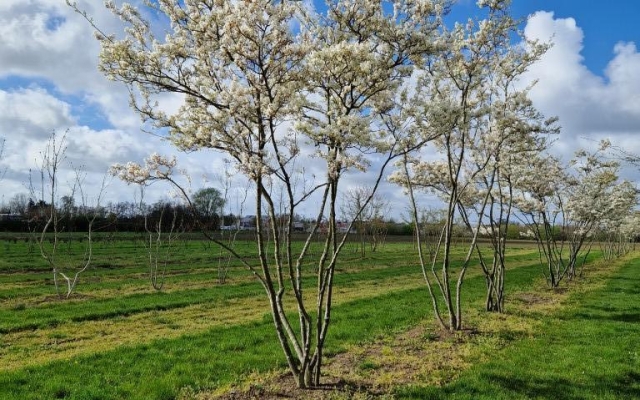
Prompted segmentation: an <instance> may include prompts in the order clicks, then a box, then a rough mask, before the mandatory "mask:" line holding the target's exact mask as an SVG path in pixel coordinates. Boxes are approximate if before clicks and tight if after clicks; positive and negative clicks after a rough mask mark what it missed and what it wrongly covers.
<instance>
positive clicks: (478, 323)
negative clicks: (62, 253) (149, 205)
mask: <svg viewBox="0 0 640 400" xmlns="http://www.w3.org/2000/svg"><path fill="white" fill-rule="evenodd" d="M68 246H70V247H68V249H71V250H72V249H73V246H76V247H77V249H76V251H77V252H79V251H81V243H73V242H70V243H69V244H68ZM237 248H238V251H240V252H241V253H242V254H245V255H246V256H247V257H251V256H252V254H253V251H254V249H253V247H252V244H251V243H250V242H239V243H238V244H237ZM359 254H360V253H359V251H358V250H357V248H356V245H355V244H352V245H349V246H348V247H347V249H346V250H345V253H344V261H343V262H342V263H340V265H339V270H338V271H337V274H336V279H335V285H336V293H335V303H334V304H335V309H334V312H333V323H332V325H331V328H330V329H331V330H330V333H329V338H328V343H327V354H328V365H327V369H326V374H327V375H326V381H328V382H340V383H341V384H342V385H343V386H344V388H345V389H344V390H343V392H341V393H339V392H337V393H333V392H327V393H326V396H327V397H335V396H338V398H340V396H343V397H346V398H350V397H358V396H361V397H362V398H367V397H376V396H387V397H397V398H450V397H456V396H457V397H461V398H478V397H485V398H499V397H502V398H514V397H515V398H535V397H539V398H547V397H558V398H600V397H607V396H609V397H611V398H616V396H617V395H622V396H623V397H624V396H626V395H629V396H631V395H639V393H638V374H637V371H638V370H640V365H639V364H638V363H639V362H640V360H639V358H638V352H637V350H635V349H637V348H639V347H640V346H638V345H639V344H640V343H638V339H636V338H637V337H639V335H638V334H639V333H640V332H639V331H640V328H639V325H638V324H639V322H638V319H639V318H638V313H639V311H638V308H637V305H638V304H640V291H639V289H638V288H639V287H640V285H639V284H638V279H639V278H638V276H640V274H638V271H639V269H640V261H638V260H635V259H632V258H628V259H625V260H619V261H617V262H614V263H609V264H606V265H605V264H599V263H598V262H597V261H596V259H597V257H598V255H597V254H596V252H594V253H593V255H592V256H591V260H592V261H591V263H590V264H591V265H590V266H589V267H588V268H587V277H588V279H585V280H582V281H581V282H580V283H579V284H572V285H571V286H570V287H569V288H568V290H562V291H561V292H559V293H553V292H551V291H549V290H548V289H546V287H545V286H544V283H543V282H542V281H541V273H540V266H539V264H538V258H537V257H538V256H537V251H536V249H535V248H533V247H532V246H530V245H523V244H514V245H513V246H512V248H511V250H510V251H509V256H508V266H509V271H508V275H507V290H508V296H507V309H508V312H507V313H506V314H504V315H488V314H486V313H484V312H482V311H481V308H482V302H483V296H484V281H483V278H482V277H481V276H480V275H479V271H478V270H477V268H473V269H472V271H470V273H469V277H468V279H467V281H466V283H465V292H464V304H465V309H466V313H465V317H466V318H467V319H466V323H465V325H466V326H468V327H469V328H473V329H469V330H467V331H465V332H463V333H460V334H459V335H448V334H445V333H443V332H440V331H439V330H438V329H436V328H435V326H434V325H433V321H432V312H431V309H430V306H429V301H428V298H427V292H426V289H425V288H424V284H423V282H422V280H421V276H420V271H419V269H418V267H417V263H416V258H417V257H416V255H415V249H414V248H413V244H412V243H402V242H397V243H389V244H387V245H385V246H384V247H383V248H382V249H380V250H379V251H378V252H376V253H367V256H366V257H364V258H361V257H360V255H359ZM457 256H458V257H460V254H458V255H457ZM72 259H73V257H71V258H70V260H72ZM169 261H170V263H169V266H168V273H167V278H166V284H165V287H164V289H163V290H162V291H156V290H154V289H153V288H152V287H151V285H150V283H149V279H148V273H147V266H146V253H145V250H144V246H143V245H142V243H141V242H140V241H137V240H135V238H133V237H131V238H127V240H110V241H108V240H103V241H100V242H97V243H96V246H95V265H94V267H92V268H91V269H90V270H88V271H86V272H85V273H84V275H82V277H81V281H80V283H79V286H78V288H77V292H76V293H75V294H74V295H73V296H72V297H71V298H70V299H68V300H58V299H57V297H56V296H55V291H54V288H53V284H52V276H51V273H50V272H49V270H48V267H47V265H46V264H45V263H44V261H43V260H42V258H41V257H40V255H39V253H38V251H37V249H33V248H31V249H30V246H29V243H28V242H26V241H24V240H18V241H15V242H14V241H11V240H5V241H4V242H3V243H0V335H2V336H1V339H0V360H1V362H0V398H2V399H49V398H69V399H173V398H177V397H183V398H190V397H193V398H198V397H202V398H207V397H208V396H210V395H213V394H216V393H223V392H225V391H228V390H229V389H230V388H236V389H237V390H241V391H242V390H244V389H243V388H246V387H252V388H253V389H252V390H255V387H256V385H258V386H260V387H261V388H262V389H261V390H266V391H267V392H263V394H264V393H269V392H268V391H269V390H272V391H274V392H277V391H278V390H279V389H278V387H277V386H278V384H277V382H278V380H282V379H286V374H285V375H284V376H285V378H282V377H280V378H278V379H275V380H274V378H273V376H274V374H275V376H280V375H282V374H283V372H282V371H284V368H285V366H286V365H285V361H284V357H283V356H282V355H281V350H280V348H279V346H278V345H277V342H276V340H275V333H274V331H273V328H272V325H271V320H270V316H269V314H268V312H269V310H268V306H267V305H266V304H265V302H264V297H265V296H264V293H263V290H262V288H261V287H260V286H259V284H257V283H256V282H255V281H254V280H253V279H252V278H251V277H250V275H249V274H248V273H247V271H246V270H245V269H243V268H241V267H240V266H239V265H237V264H233V263H232V264H231V265H230V267H229V278H228V281H227V283H225V284H224V285H221V284H219V283H218V282H217V265H218V262H219V261H220V252H219V251H218V250H217V249H216V248H215V247H212V246H209V245H207V244H206V243H203V242H200V241H196V240H189V241H183V242H180V243H178V244H177V245H176V247H175V248H173V249H172V252H171V257H170V260H169ZM307 279H308V283H309V284H312V282H313V281H312V277H308V278H307ZM634 307H635V308H634ZM600 335H602V336H600ZM601 337H605V338H607V340H600V338H601ZM634 351H635V352H634ZM591 352H593V357H592V356H587V355H588V354H591ZM531 360H534V361H531ZM634 371H635V372H634ZM596 378H597V380H594V379H596ZM274 382H275V383H274ZM598 385H601V390H596V389H597V388H596V386H598ZM634 385H635V386H634ZM556 386H557V388H556V389H554V388H555V387H556ZM623 387H624V388H626V389H625V390H627V391H626V392H625V391H623ZM569 389H570V390H569ZM265 396H266V395H265ZM563 396H564V397H563ZM567 396H568V397H567ZM258 397H264V396H258Z"/></svg>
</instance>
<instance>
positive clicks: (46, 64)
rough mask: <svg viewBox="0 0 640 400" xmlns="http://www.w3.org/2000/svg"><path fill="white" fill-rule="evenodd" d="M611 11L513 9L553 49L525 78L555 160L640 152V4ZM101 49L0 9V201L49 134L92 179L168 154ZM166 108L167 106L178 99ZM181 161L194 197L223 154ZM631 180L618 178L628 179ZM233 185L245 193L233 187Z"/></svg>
mask: <svg viewBox="0 0 640 400" xmlns="http://www.w3.org/2000/svg"><path fill="white" fill-rule="evenodd" d="M101 3H102V2H101V1H98V0H79V1H78V4H79V6H80V7H81V8H83V9H86V10H87V11H88V12H89V13H90V14H91V15H92V16H93V18H94V19H95V21H96V23H97V24H98V25H99V26H101V27H103V28H104V30H105V31H107V32H118V31H120V30H121V26H120V23H119V21H117V20H116V19H115V18H113V17H112V16H111V15H110V14H109V13H108V12H106V11H105V10H104V8H103V7H102V6H101V5H100V4H101ZM612 3H615V7H611V6H607V5H606V4H605V3H604V2H592V1H578V0H556V1H552V0H515V1H514V2H513V14H514V15H515V16H520V17H526V16H531V19H529V20H528V21H527V23H526V25H523V29H524V30H525V33H526V34H527V35H528V36H530V37H536V38H539V39H542V40H549V39H552V40H553V41H554V42H555V46H554V48H553V49H552V50H551V51H549V53H548V54H547V55H546V56H545V57H544V58H543V59H542V60H541V61H540V63H538V64H537V65H535V66H534V67H533V68H532V69H531V71H530V73H529V75H528V78H529V79H539V83H538V85H537V86H536V87H535V88H534V90H533V91H532V93H531V96H532V99H533V100H534V103H535V104H536V106H537V107H538V108H539V109H540V110H541V111H542V112H543V113H545V114H546V115H548V116H551V115H557V116H558V117H559V118H560V123H561V124H562V127H563V131H562V133H561V135H560V138H559V140H558V142H557V143H556V146H555V149H554V152H555V153H556V154H559V155H561V156H564V157H565V158H568V157H570V155H571V153H572V152H573V151H575V150H576V149H577V148H579V147H589V146H593V145H594V143H595V142H597V140H599V139H602V138H605V137H606V138H611V140H612V141H613V142H614V143H615V144H617V145H620V146H621V147H624V148H625V149H627V150H629V151H634V152H636V153H640V140H639V138H640V54H639V53H638V49H637V48H636V44H640V28H639V27H638V25H637V20H638V18H639V17H640V1H637V0H618V1H615V2H612ZM476 13H477V9H476V7H475V1H473V0H460V2H459V4H458V5H456V6H455V7H454V11H453V14H452V18H454V19H463V18H466V17H467V16H469V15H475V14H476ZM98 51H99V48H98V43H97V42H96V40H95V39H94V38H93V35H92V30H91V27H90V26H89V25H88V24H87V22H86V21H84V20H83V19H82V18H81V17H80V16H78V15H77V14H75V13H74V12H73V11H72V10H70V9H69V8H68V7H67V6H66V5H65V2H64V0H31V1H29V2H25V1H24V0H0V137H4V138H6V140H7V141H6V152H5V156H4V157H3V159H2V160H0V170H2V169H6V170H7V174H6V175H5V178H4V180H3V181H2V182H0V193H2V197H0V202H2V201H5V202H6V201H8V200H9V199H10V198H11V197H12V196H13V195H14V194H16V193H21V192H22V193H24V192H26V191H27V189H26V186H27V182H28V170H29V169H30V168H34V167H35V162H34V160H35V159H36V158H37V157H38V153H39V151H41V150H42V149H43V148H44V144H45V142H46V139H47V136H48V135H49V134H50V132H51V131H52V130H57V131H64V130H67V129H69V154H68V155H69V159H70V161H73V162H74V164H76V165H86V166H87V169H88V170H89V171H90V176H89V179H93V182H99V181H100V179H101V177H102V175H103V174H104V172H105V171H106V170H107V168H108V167H109V166H110V165H112V164H113V163H116V162H126V161H130V160H133V161H141V160H142V159H143V158H144V157H145V156H146V155H148V154H150V153H151V152H152V151H158V152H160V153H165V154H172V153H175V151H174V150H173V149H172V148H171V146H169V145H167V144H166V143H162V142H161V141H159V140H158V139H157V138H155V137H153V136H150V135H148V134H144V133H143V132H141V129H140V128H141V126H140V120H139V118H138V117H137V116H136V115H135V114H134V113H133V112H131V110H130V109H129V106H128V98H127V92H126V90H125V89H124V88H123V87H122V86H121V85H118V84H116V83H113V82H109V81H107V80H106V79H105V78H104V77H102V76H101V75H100V73H99V72H98V71H97V69H96V65H97V56H98ZM165 100H166V101H167V102H168V103H169V107H174V108H175V107H176V106H177V105H178V103H177V102H178V101H179V99H176V98H174V97H167V98H166V99H165ZM178 158H179V161H180V163H181V165H182V166H183V167H184V168H186V169H188V170H189V171H191V174H192V176H193V177H195V179H194V182H195V183H194V185H195V186H196V188H198V187H200V186H205V185H213V186H220V184H219V177H218V176H217V175H216V174H215V171H220V170H221V169H222V158H221V157H220V156H219V155H216V154H212V153H206V154H204V155H193V154H190V155H184V154H178ZM212 171H214V172H212ZM637 175H638V174H637V171H635V170H627V172H626V176H627V177H629V178H632V179H637ZM361 181H362V179H361V178H359V179H358V180H357V181H356V180H355V179H354V180H353V182H349V181H348V180H347V183H351V184H354V185H355V184H357V183H358V182H361ZM365 181H366V179H365ZM236 186H237V187H238V190H242V188H243V184H242V183H241V182H237V185H236ZM382 190H383V192H384V194H385V197H387V198H390V199H394V201H395V200H397V201H398V202H400V201H402V193H401V190H399V189H398V188H395V187H393V186H392V185H385V187H384V188H383V189H382ZM133 192H134V189H133V188H131V187H127V186H126V185H124V184H122V183H118V182H113V183H112V186H111V187H110V190H109V193H110V199H111V200H132V198H133ZM147 196H148V199H149V200H150V201H153V200H155V199H156V198H158V197H162V196H164V197H166V196H167V191H166V188H152V189H150V190H149V193H148V195H147Z"/></svg>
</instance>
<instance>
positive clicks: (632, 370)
mask: <svg viewBox="0 0 640 400" xmlns="http://www.w3.org/2000/svg"><path fill="white" fill-rule="evenodd" d="M539 318H540V317H539ZM542 322H543V328H542V329H541V330H540V331H539V332H538V333H537V335H536V336H535V337H534V338H531V339H524V340H521V341H518V342H516V343H514V344H513V345H512V346H509V347H507V348H505V349H503V350H501V351H499V352H497V353H496V354H495V355H494V357H493V359H492V360H491V361H489V362H486V363H480V364H478V365H474V366H473V367H472V368H471V369H470V370H468V371H466V372H465V373H463V374H462V375H461V376H460V377H459V378H458V379H457V380H456V381H454V382H453V383H451V384H449V385H446V386H444V387H442V388H436V387H420V386H413V387H406V388H402V389H399V390H398V391H397V394H398V397H399V398H416V399H417V398H420V399H561V400H562V399H566V400H569V399H576V400H577V399H632V398H640V259H635V260H633V261H632V262H628V263H626V264H625V265H624V266H623V268H622V269H620V270H619V271H618V272H617V273H616V275H615V276H614V277H613V278H611V279H609V280H608V282H607V284H606V286H604V287H603V288H601V289H599V290H595V291H593V292H590V293H587V294H586V295H585V294H580V295H573V296H572V297H571V298H570V301H569V304H568V305H567V306H566V307H564V308H562V309H560V311H558V312H557V313H555V314H554V315H551V316H547V317H546V318H544V319H542Z"/></svg>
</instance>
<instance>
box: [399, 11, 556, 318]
mask: <svg viewBox="0 0 640 400" xmlns="http://www.w3.org/2000/svg"><path fill="white" fill-rule="evenodd" d="M509 4H510V2H509V1H496V2H490V3H486V2H485V3H483V6H484V7H486V8H487V14H488V16H487V17H486V19H484V20H482V21H474V22H469V23H468V24H466V25H458V26H456V27H455V28H454V29H453V30H452V31H450V32H448V33H447V45H446V46H445V48H446V49H445V51H444V52H443V53H442V54H441V55H439V56H438V57H437V58H435V59H434V60H429V62H428V63H426V64H425V65H424V67H423V68H424V70H423V71H422V73H420V74H418V79H417V82H418V85H417V89H416V94H415V95H414V96H413V97H412V99H411V103H412V104H414V110H413V111H412V114H413V118H414V119H413V121H412V122H413V123H412V125H411V127H410V128H409V129H410V130H411V131H412V132H413V133H414V135H417V136H418V137H421V138H422V139H423V140H424V139H425V138H430V139H431V140H432V143H433V144H435V147H436V149H437V150H438V152H439V154H440V156H441V158H440V159H439V160H437V161H427V160H422V159H421V157H420V154H419V153H416V154H415V155H413V156H412V157H413V158H409V157H407V158H405V159H404V161H405V162H404V163H403V168H402V170H400V171H399V172H398V173H397V174H396V175H395V176H394V180H395V181H396V182H398V183H400V184H402V185H404V186H405V187H407V188H408V191H409V195H410V199H411V203H412V204H413V215H414V217H413V219H414V221H416V222H417V221H418V211H417V207H416V204H417V201H416V199H415V195H416V189H427V190H430V191H433V192H435V193H437V194H438V195H440V197H441V198H442V199H443V201H444V202H445V204H446V212H445V220H444V224H443V226H442V230H441V234H440V237H439V238H438V240H437V242H436V245H435V248H436V251H435V253H434V255H433V256H432V257H431V259H430V260H428V261H427V260H426V259H425V257H424V254H422V251H421V250H420V254H419V258H420V263H421V264H422V269H423V275H424V277H425V280H426V283H427V286H429V293H430V294H431V300H432V304H433V307H434V311H435V313H436V318H437V320H438V321H439V322H440V324H441V325H442V326H443V327H444V328H446V329H449V330H459V329H462V309H461V291H462V285H463V282H464V277H465V274H466V271H467V268H468V267H469V265H470V263H471V261H472V256H473V254H474V253H478V254H479V255H480V256H481V259H482V260H481V265H482V267H483V271H484V272H485V277H486V278H487V284H488V289H487V290H488V297H490V298H489V299H488V303H489V306H488V307H489V308H494V307H500V306H499V304H501V303H502V300H501V296H502V295H501V293H502V288H503V283H504V279H503V278H504V275H503V274H502V273H503V271H504V251H505V247H504V246H505V242H504V241H503V240H501V239H500V236H502V235H504V234H506V231H503V230H502V229H500V230H499V231H497V232H494V234H495V235H496V236H495V246H494V264H493V266H492V267H488V265H487V264H486V263H485V262H484V259H483V258H482V254H481V253H480V251H479V247H478V246H477V239H478V235H479V233H480V231H481V228H482V227H483V219H484V218H485V217H486V215H487V214H490V215H493V214H492V212H494V211H495V209H494V208H495V207H496V200H502V199H503V198H502V197H500V196H497V195H496V193H495V189H496V188H495V186H496V184H497V182H502V181H501V180H500V174H499V173H498V169H497V168H498V166H499V165H500V154H501V153H500V150H501V149H502V148H503V147H505V144H506V143H507V142H508V141H509V140H511V141H513V142H515V144H511V148H512V149H513V148H517V147H518V146H521V147H524V146H526V143H528V142H527V139H526V136H527V135H534V134H536V133H539V131H538V130H537V129H538V126H537V125H536V126H534V125H531V124H530V123H529V121H528V120H527V118H529V117H530V115H529V114H530V113H531V110H529V109H530V108H531V106H530V102H529V101H528V99H526V91H517V90H515V89H514V88H513V85H514V81H515V80H516V79H517V78H518V77H519V76H520V75H522V74H523V73H524V72H525V71H526V68H527V67H528V66H529V65H530V64H531V63H532V62H534V61H535V60H536V59H537V58H538V57H539V56H540V55H541V54H542V53H543V52H544V51H545V49H546V46H544V45H540V44H537V43H527V46H518V45H514V44H512V40H513V38H512V35H513V33H514V32H517V22H516V21H514V20H513V19H512V18H511V17H510V15H509ZM525 109H526V112H523V110H525ZM505 110H509V112H505ZM513 110H515V112H514V111H513ZM534 116H537V114H534ZM535 122H536V123H541V122H540V121H535ZM549 123H550V122H549ZM514 133H518V134H519V136H518V139H516V138H512V137H514V136H516V135H515V134H514ZM414 137H415V136H414ZM479 182H481V183H479ZM504 200H505V201H506V203H507V204H508V203H509V200H506V199H504ZM503 203H504V202H503ZM505 212H506V213H510V210H509V207H508V206H507V207H506V209H505V208H504V207H503V208H502V212H501V214H502V217H504V216H505V214H504V213H505ZM472 214H475V219H473V218H471V215H472ZM458 216H459V217H461V219H462V221H463V223H464V225H465V226H466V228H467V234H468V235H469V236H470V237H471V240H470V244H469V247H468V248H467V251H466V255H465V257H464V260H463V262H462V265H461V266H460V267H456V268H455V269H454V268H453V266H452V264H451V252H452V249H453V246H454V243H453V237H454V227H455V222H454V221H455V220H456V218H457V217H458ZM502 219H503V218H502ZM495 222H496V221H493V223H492V224H495ZM498 227H501V222H499V223H498V225H494V229H495V228H498ZM505 229H506V227H505ZM416 231H417V237H418V240H419V241H420V239H421V233H420V230H419V227H418V226H416ZM418 248H419V249H422V246H419V247H418ZM437 264H438V265H440V268H439V272H438V271H436V265H437ZM453 273H455V274H457V279H456V280H455V281H452V280H451V278H450V276H451V275H452V274H453ZM431 286H434V288H437V292H439V294H440V295H439V296H438V297H439V298H440V299H441V301H442V302H443V304H444V307H445V309H446V315H441V312H440V310H439V309H438V301H439V300H438V298H436V297H434V296H435V295H434V293H435V292H434V290H433V289H431ZM447 320H448V321H447Z"/></svg>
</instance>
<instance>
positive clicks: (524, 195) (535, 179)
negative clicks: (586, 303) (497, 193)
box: [514, 141, 637, 288]
mask: <svg viewBox="0 0 640 400" xmlns="http://www.w3.org/2000/svg"><path fill="white" fill-rule="evenodd" d="M608 147H609V142H608V141H603V142H602V143H601V145H600V148H599V149H598V150H597V151H595V152H593V153H588V152H586V151H584V150H580V151H578V152H577V153H576V156H575V158H574V159H573V160H571V162H570V163H569V165H568V166H566V167H565V166H563V165H562V164H561V163H560V162H559V161H558V160H557V159H555V158H552V157H549V156H544V155H542V154H540V155H538V156H537V157H535V158H532V159H531V163H530V165H529V166H528V167H526V168H521V169H520V170H519V171H516V173H515V183H514V190H515V205H516V207H517V208H518V209H519V211H520V212H519V215H520V217H521V218H522V220H523V222H524V223H525V224H526V225H527V227H528V228H529V229H530V230H531V231H532V232H533V233H534V237H535V239H536V240H537V242H538V247H539V250H540V253H541V255H542V257H541V260H544V262H546V265H545V266H544V270H543V272H544V274H545V276H546V278H547V281H548V283H549V285H550V286H551V287H554V288H555V287H557V286H558V285H559V284H560V282H561V281H563V280H564V279H567V280H571V279H573V278H574V277H575V276H576V275H577V273H578V272H577V268H578V267H579V265H581V264H583V263H584V260H585V258H586V256H587V255H588V254H589V251H590V249H591V245H592V244H593V242H594V240H595V239H596V233H597V230H598V229H599V227H601V228H606V227H611V229H613V228H614V227H615V226H621V225H622V221H623V220H625V219H627V218H631V217H632V216H633V208H634V206H635V205H636V204H637V190H636V188H635V187H634V186H633V185H632V184H631V183H630V182H627V181H620V179H619V169H620V165H619V163H618V162H617V161H615V160H611V159H608V158H607V157H606V155H605V153H604V152H605V150H607V148H608Z"/></svg>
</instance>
